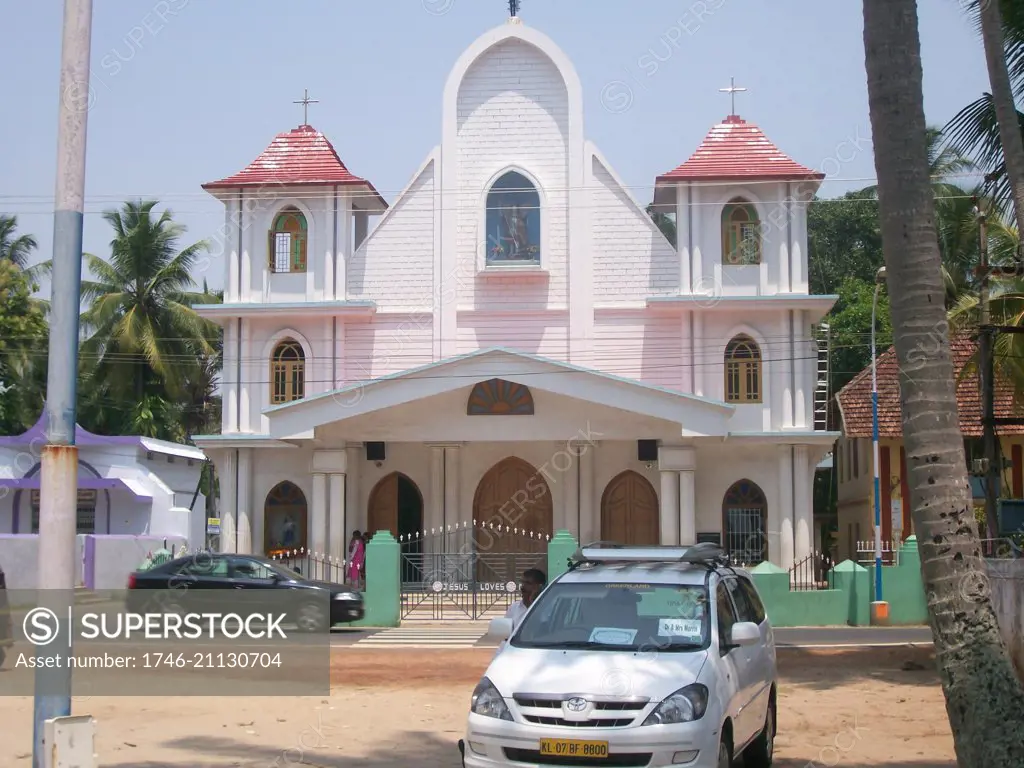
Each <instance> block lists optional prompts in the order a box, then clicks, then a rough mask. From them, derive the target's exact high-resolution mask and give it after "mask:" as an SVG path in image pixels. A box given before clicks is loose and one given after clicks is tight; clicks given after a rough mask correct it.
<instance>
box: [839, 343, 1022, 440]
mask: <svg viewBox="0 0 1024 768" xmlns="http://www.w3.org/2000/svg"><path fill="white" fill-rule="evenodd" d="M977 348H978V345H977V342H975V341H974V340H973V339H971V338H970V337H969V336H968V335H966V334H962V335H959V336H956V337H954V338H953V339H952V340H951V341H950V350H951V352H952V356H953V375H954V377H956V378H957V379H958V381H957V387H956V399H957V410H958V412H959V416H960V431H961V432H962V433H963V434H964V436H965V437H980V436H981V397H980V396H979V390H978V377H977V375H976V374H974V373H973V372H969V373H968V374H966V375H964V376H963V377H962V378H961V377H960V374H961V372H962V371H963V370H964V367H965V366H966V365H967V364H968V363H969V362H970V360H971V358H972V357H973V356H974V353H975V351H976V350H977ZM876 376H877V378H878V436H879V437H890V438H901V437H903V409H902V407H901V405H900V383H899V366H898V364H897V362H896V350H895V349H893V348H892V347H890V348H889V349H888V350H886V351H885V352H883V353H882V354H881V355H879V356H878V359H877V362H876ZM836 400H837V401H838V402H839V411H840V414H841V415H842V425H843V434H844V435H845V436H846V437H867V438H870V437H871V436H872V426H873V420H872V415H871V367H870V366H868V367H867V368H865V369H864V370H863V371H861V372H860V373H858V374H857V375H856V376H854V377H853V379H851V380H850V381H849V383H847V385H846V386H845V387H843V388H842V389H841V390H839V393H838V394H837V395H836ZM995 412H996V418H1011V417H1014V416H1020V415H1022V413H1024V397H1019V398H1017V399H1016V401H1015V399H1014V392H1013V386H1012V385H1011V384H1010V383H1009V382H1007V381H1005V380H1004V379H1002V378H1001V377H999V376H998V375H997V376H996V385H995ZM996 429H997V432H999V433H1000V434H1004V435H1021V434H1024V426H1000V427H997V428H996Z"/></svg>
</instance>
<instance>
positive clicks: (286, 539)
mask: <svg viewBox="0 0 1024 768" xmlns="http://www.w3.org/2000/svg"><path fill="white" fill-rule="evenodd" d="M307 511H308V510H307V505H306V496H305V494H304V493H303V492H302V491H301V490H300V489H299V487H298V486H297V485H295V483H291V482H289V481H287V480H285V481H284V482H282V483H278V484H277V485H275V486H274V487H273V488H272V489H271V491H270V493H268V494H267V500H266V501H265V502H264V504H263V543H264V547H265V549H266V551H267V554H270V555H273V554H282V553H285V552H294V551H295V550H299V549H304V548H305V547H306V515H307Z"/></svg>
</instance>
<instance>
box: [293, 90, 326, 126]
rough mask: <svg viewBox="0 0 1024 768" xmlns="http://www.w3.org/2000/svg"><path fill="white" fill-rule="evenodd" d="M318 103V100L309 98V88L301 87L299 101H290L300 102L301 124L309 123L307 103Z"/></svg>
mask: <svg viewBox="0 0 1024 768" xmlns="http://www.w3.org/2000/svg"><path fill="white" fill-rule="evenodd" d="M319 103H320V101H319V100H317V99H311V98H309V89H308V88H303V89H302V98H301V99H300V100H299V101H293V102H292V104H301V105H302V124H303V125H309V105H310V104H319Z"/></svg>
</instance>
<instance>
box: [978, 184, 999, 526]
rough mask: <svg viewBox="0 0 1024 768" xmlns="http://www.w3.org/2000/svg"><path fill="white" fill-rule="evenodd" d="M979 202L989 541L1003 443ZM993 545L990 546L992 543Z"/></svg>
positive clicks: (980, 366) (983, 439)
mask: <svg viewBox="0 0 1024 768" xmlns="http://www.w3.org/2000/svg"><path fill="white" fill-rule="evenodd" d="M982 205H983V203H981V202H978V204H977V205H976V207H975V211H976V213H977V218H978V256H979V258H978V269H979V270H980V275H979V277H980V280H979V283H978V308H979V310H980V318H979V323H978V325H979V328H978V331H979V334H978V358H979V359H978V385H979V388H980V394H981V405H982V409H981V443H982V452H983V453H984V455H985V462H984V463H985V466H984V478H985V527H986V531H987V535H986V538H988V539H990V540H992V541H994V540H995V539H997V538H998V537H999V523H998V519H997V518H998V508H999V480H1000V475H1001V474H1002V473H1001V467H1000V466H999V464H1000V461H999V444H998V443H997V440H998V438H997V437H996V427H995V422H994V419H995V354H994V350H993V346H994V341H995V340H994V339H993V329H992V327H991V323H990V322H989V280H990V279H991V271H990V269H989V263H988V218H987V216H986V214H985V211H984V210H983V208H982ZM992 541H990V542H989V544H991V543H992Z"/></svg>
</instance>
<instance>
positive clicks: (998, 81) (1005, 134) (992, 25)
mask: <svg viewBox="0 0 1024 768" xmlns="http://www.w3.org/2000/svg"><path fill="white" fill-rule="evenodd" d="M978 4H979V6H980V8H981V38H982V40H983V41H984V43H985V59H986V61H987V63H988V79H989V81H990V82H991V84H992V103H993V105H994V106H995V108H996V120H997V122H998V123H999V139H1000V143H1001V144H1002V145H1003V159H1004V160H1005V162H1006V175H1007V176H1008V177H1009V180H1010V189H1011V193H1012V195H1013V206H1014V209H1015V210H1016V214H1017V231H1018V232H1021V233H1024V137H1022V136H1021V131H1020V122H1019V121H1018V118H1017V107H1016V106H1015V105H1014V102H1013V88H1012V86H1011V85H1010V72H1009V69H1008V68H1007V66H1006V48H1005V45H1004V41H1003V18H1002V14H1001V12H1000V10H999V0H980V2H979V3H978Z"/></svg>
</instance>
